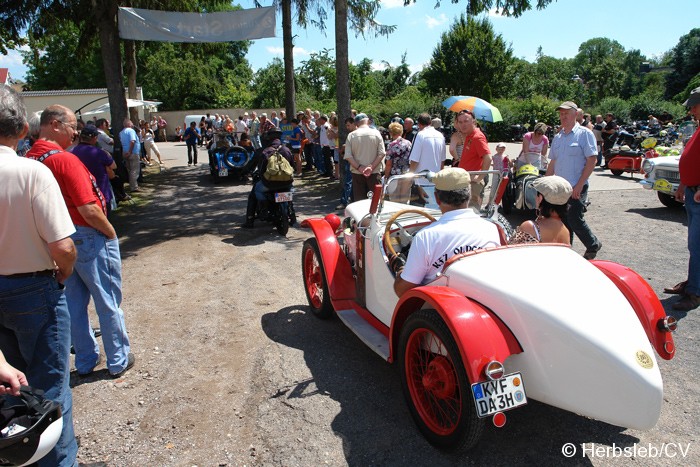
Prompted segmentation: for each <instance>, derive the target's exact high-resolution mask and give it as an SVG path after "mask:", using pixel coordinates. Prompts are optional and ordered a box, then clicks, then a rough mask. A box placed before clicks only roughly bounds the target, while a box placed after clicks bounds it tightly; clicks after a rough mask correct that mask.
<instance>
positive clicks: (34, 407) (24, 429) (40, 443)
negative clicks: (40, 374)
mask: <svg viewBox="0 0 700 467" xmlns="http://www.w3.org/2000/svg"><path fill="white" fill-rule="evenodd" d="M0 429H1V433H2V435H1V436H0V465H18V466H21V465H28V464H33V463H34V462H36V461H38V460H39V459H41V458H42V457H44V456H45V455H46V454H48V452H49V451H51V450H52V449H53V447H54V446H55V445H56V442H58V438H59V436H61V431H62V430H63V417H62V414H61V406H60V405H59V404H58V403H57V402H54V401H50V400H48V399H45V398H44V391H41V390H39V389H32V388H30V387H29V386H22V387H21V388H20V395H19V397H15V396H2V397H0Z"/></svg>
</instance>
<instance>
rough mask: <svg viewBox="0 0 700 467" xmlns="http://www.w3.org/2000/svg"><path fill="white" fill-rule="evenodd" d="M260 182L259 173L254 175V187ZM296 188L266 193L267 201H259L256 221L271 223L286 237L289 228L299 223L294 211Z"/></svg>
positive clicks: (290, 186) (256, 209)
mask: <svg viewBox="0 0 700 467" xmlns="http://www.w3.org/2000/svg"><path fill="white" fill-rule="evenodd" d="M258 180H260V175H259V174H258V172H255V173H254V174H253V185H255V184H256V183H257V182H258ZM293 198H294V188H293V187H292V185H289V186H288V187H285V188H282V189H278V190H271V191H267V192H265V201H263V202H260V201H258V203H257V205H256V208H255V219H258V220H261V221H265V222H271V223H272V225H273V226H274V227H275V229H277V232H278V233H279V234H280V235H283V236H286V235H287V232H288V231H289V226H290V225H291V226H293V225H295V224H296V223H297V215H296V212H295V211H294V201H293Z"/></svg>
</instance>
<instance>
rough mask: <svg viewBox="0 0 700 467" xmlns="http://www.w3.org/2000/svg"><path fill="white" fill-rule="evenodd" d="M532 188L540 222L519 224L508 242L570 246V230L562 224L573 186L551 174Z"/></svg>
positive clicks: (540, 179)
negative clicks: (534, 192)
mask: <svg viewBox="0 0 700 467" xmlns="http://www.w3.org/2000/svg"><path fill="white" fill-rule="evenodd" d="M532 187H533V188H534V189H535V190H537V201H536V206H537V219H535V220H534V221H525V222H523V223H522V224H520V226H518V228H517V230H516V231H515V234H514V235H513V237H512V238H511V239H510V242H509V243H510V244H511V245H515V244H518V243H564V244H566V245H569V246H571V241H570V239H569V238H570V237H569V229H567V228H566V226H565V225H564V222H563V221H562V219H564V217H565V216H566V209H567V206H568V204H567V203H568V202H569V198H570V197H571V192H572V191H573V190H572V188H571V184H570V183H569V182H567V181H566V179H564V178H562V177H559V176H557V175H551V176H548V177H540V178H538V179H536V180H535V181H533V182H532Z"/></svg>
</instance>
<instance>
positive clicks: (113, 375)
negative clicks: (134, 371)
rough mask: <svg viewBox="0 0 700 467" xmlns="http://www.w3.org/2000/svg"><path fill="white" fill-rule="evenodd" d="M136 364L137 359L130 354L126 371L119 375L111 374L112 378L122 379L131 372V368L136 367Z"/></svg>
mask: <svg viewBox="0 0 700 467" xmlns="http://www.w3.org/2000/svg"><path fill="white" fill-rule="evenodd" d="M134 363H136V357H134V354H132V353H131V352H129V355H128V356H127V357H126V367H124V369H123V370H122V371H120V372H119V373H110V376H111V377H112V378H120V377H122V376H124V373H126V372H127V371H129V370H130V369H131V367H132V366H134Z"/></svg>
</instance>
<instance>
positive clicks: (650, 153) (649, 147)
mask: <svg viewBox="0 0 700 467" xmlns="http://www.w3.org/2000/svg"><path fill="white" fill-rule="evenodd" d="M640 146H641V147H640V148H639V149H631V148H630V147H629V146H627V145H624V146H621V147H619V148H613V149H611V150H610V155H609V156H608V159H607V166H608V169H610V172H612V174H613V175H615V176H618V177H619V176H620V175H622V174H623V173H625V172H628V173H631V174H632V176H633V177H634V174H636V173H639V174H643V173H644V171H643V170H642V162H644V159H649V158H653V157H658V154H657V152H656V151H655V150H654V146H656V138H647V139H645V140H644V141H642V143H641V145H640Z"/></svg>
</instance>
